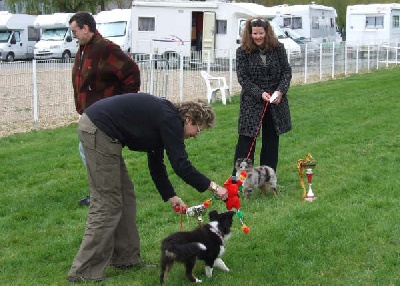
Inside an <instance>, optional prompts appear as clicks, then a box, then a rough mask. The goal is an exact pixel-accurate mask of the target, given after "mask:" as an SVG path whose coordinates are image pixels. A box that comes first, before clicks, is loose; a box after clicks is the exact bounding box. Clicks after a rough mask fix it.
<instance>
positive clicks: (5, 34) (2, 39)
mask: <svg viewBox="0 0 400 286" xmlns="http://www.w3.org/2000/svg"><path fill="white" fill-rule="evenodd" d="M10 35H11V31H0V43H7V42H8V38H10Z"/></svg>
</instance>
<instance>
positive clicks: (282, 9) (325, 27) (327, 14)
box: [271, 3, 342, 43]
mask: <svg viewBox="0 0 400 286" xmlns="http://www.w3.org/2000/svg"><path fill="white" fill-rule="evenodd" d="M271 8H272V9H273V10H274V12H275V14H276V18H275V19H274V21H275V22H276V23H277V24H278V25H279V26H280V27H282V28H291V29H292V30H294V31H296V32H297V33H298V34H300V35H301V36H303V37H304V38H306V39H307V40H310V41H314V42H316V43H329V42H340V41H341V40H342V39H341V36H340V35H339V34H338V28H337V24H336V18H337V13H336V9H335V8H333V7H329V6H324V5H318V4H314V3H312V4H307V5H287V4H284V5H278V6H273V7H271Z"/></svg>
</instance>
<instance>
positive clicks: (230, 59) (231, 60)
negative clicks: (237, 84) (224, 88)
mask: <svg viewBox="0 0 400 286" xmlns="http://www.w3.org/2000/svg"><path fill="white" fill-rule="evenodd" d="M232 51H233V50H232V49H229V92H232V80H233V53H232ZM231 96H232V94H231Z"/></svg>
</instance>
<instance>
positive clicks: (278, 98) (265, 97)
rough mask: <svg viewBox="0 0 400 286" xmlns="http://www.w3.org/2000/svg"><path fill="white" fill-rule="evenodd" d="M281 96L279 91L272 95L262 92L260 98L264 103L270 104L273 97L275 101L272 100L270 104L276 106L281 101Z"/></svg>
mask: <svg viewBox="0 0 400 286" xmlns="http://www.w3.org/2000/svg"><path fill="white" fill-rule="evenodd" d="M282 96H283V93H282V92H281V91H279V90H277V91H275V92H274V93H273V94H272V95H271V94H269V93H268V92H263V93H262V95H261V98H262V99H263V100H264V101H265V102H270V100H271V98H274V97H275V99H273V100H272V102H271V103H273V104H277V105H278V104H279V103H280V102H281V100H282Z"/></svg>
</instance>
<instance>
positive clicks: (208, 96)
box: [207, 90, 212, 103]
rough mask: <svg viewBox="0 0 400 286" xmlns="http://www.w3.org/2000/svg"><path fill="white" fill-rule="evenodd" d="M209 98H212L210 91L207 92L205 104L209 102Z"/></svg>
mask: <svg viewBox="0 0 400 286" xmlns="http://www.w3.org/2000/svg"><path fill="white" fill-rule="evenodd" d="M211 97H212V91H211V90H209V91H207V102H208V103H210V102H211Z"/></svg>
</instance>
